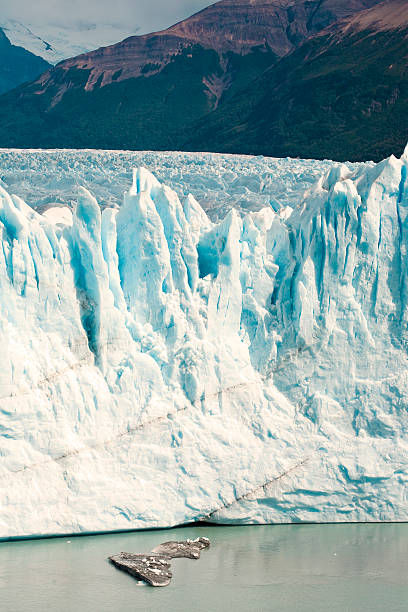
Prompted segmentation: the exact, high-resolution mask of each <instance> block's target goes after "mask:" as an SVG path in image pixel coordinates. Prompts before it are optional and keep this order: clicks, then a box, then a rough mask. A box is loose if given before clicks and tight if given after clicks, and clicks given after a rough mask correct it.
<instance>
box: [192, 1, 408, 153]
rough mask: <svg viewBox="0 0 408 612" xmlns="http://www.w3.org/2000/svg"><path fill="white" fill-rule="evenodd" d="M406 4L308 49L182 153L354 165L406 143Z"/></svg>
mask: <svg viewBox="0 0 408 612" xmlns="http://www.w3.org/2000/svg"><path fill="white" fill-rule="evenodd" d="M407 113H408V4H407V3H406V2H405V1H404V0H392V1H388V2H384V3H381V4H380V5H379V6H376V7H373V8H371V9H369V10H366V11H363V12H361V13H358V14H357V15H355V16H354V17H352V18H351V19H347V20H342V21H340V22H339V23H337V24H336V25H335V26H334V27H332V28H329V29H326V30H324V31H323V32H322V33H321V34H319V35H317V36H315V37H314V38H312V39H310V40H309V41H306V42H305V43H304V44H303V45H302V46H301V47H300V48H299V49H298V50H296V51H295V52H293V53H292V54H289V55H287V56H286V57H284V58H283V59H282V60H281V61H280V62H278V63H277V64H275V65H274V66H273V67H272V68H271V69H269V70H267V71H266V72H265V73H264V74H262V75H261V77H260V78H259V79H257V80H256V81H255V82H254V83H251V85H250V87H247V88H245V89H243V90H242V91H240V92H239V93H238V94H237V95H236V96H235V97H234V99H233V100H231V101H230V102H229V104H228V105H225V106H223V107H221V108H220V109H219V110H218V111H217V112H215V113H212V115H210V116H207V117H206V118H205V119H204V120H202V121H201V122H200V125H197V126H196V130H195V131H194V135H193V137H192V138H190V139H188V140H187V141H186V142H184V143H183V146H184V147H186V148H187V149H192V150H197V149H199V150H201V149H204V150H205V149H206V148H209V147H210V148H211V149H214V150H217V151H231V152H232V151H236V150H237V151H241V152H244V153H254V154H257V153H262V154H265V155H276V156H286V155H291V156H296V155H299V156H303V157H314V158H323V157H329V158H332V159H348V160H356V159H361V158H367V159H376V160H378V159H381V158H382V157H384V156H386V155H387V153H388V152H389V151H391V150H394V151H397V152H401V151H402V150H403V147H404V145H405V143H406V141H407V138H408V125H407V121H406V117H407Z"/></svg>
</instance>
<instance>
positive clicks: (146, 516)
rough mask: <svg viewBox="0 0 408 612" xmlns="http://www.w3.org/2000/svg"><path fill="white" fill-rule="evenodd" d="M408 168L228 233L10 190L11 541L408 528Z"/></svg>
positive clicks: (4, 261) (144, 178)
mask: <svg viewBox="0 0 408 612" xmlns="http://www.w3.org/2000/svg"><path fill="white" fill-rule="evenodd" d="M407 169H408V150H407V151H406V153H405V155H404V156H403V157H402V158H401V159H396V158H394V157H391V158H389V159H387V160H385V161H383V162H381V163H380V164H378V165H375V166H370V167H367V166H366V167H364V166H363V167H361V168H358V169H357V170H355V171H354V172H352V171H351V170H350V169H349V168H347V167H346V166H342V165H338V164H333V166H332V168H331V169H330V171H329V172H328V173H327V174H326V175H325V176H323V177H322V178H321V179H320V180H319V181H318V183H317V184H316V185H315V187H314V188H313V189H312V190H310V191H309V193H308V195H307V197H306V199H305V200H304V201H299V205H298V206H297V207H295V208H294V209H293V211H292V210H291V209H289V210H288V209H287V208H286V209H283V210H278V212H274V211H273V210H272V209H271V208H266V209H264V210H262V211H260V212H256V213H255V212H254V213H249V214H247V215H245V216H243V217H240V216H239V215H238V214H237V213H236V211H234V210H231V211H230V212H229V213H228V214H227V215H226V217H225V218H224V220H223V221H221V222H219V223H217V224H214V223H212V222H210V220H209V219H208V217H207V216H206V215H205V213H204V212H203V210H202V208H201V207H200V206H199V204H198V203H197V201H196V200H195V199H194V198H193V197H187V198H186V199H185V200H184V201H183V202H182V203H181V202H180V201H179V198H178V197H177V195H176V194H175V192H174V191H172V190H171V189H170V188H169V187H167V186H164V185H161V184H160V183H159V182H158V181H157V180H156V179H155V178H154V177H153V176H152V175H151V174H149V173H148V172H147V171H146V170H144V169H143V168H142V169H139V170H138V171H137V176H136V180H135V182H134V184H133V186H132V188H131V189H130V191H129V192H128V193H126V195H125V197H124V202H123V204H122V206H121V207H120V208H119V209H110V208H105V210H104V211H103V213H101V211H100V207H99V206H98V203H97V202H96V200H95V199H94V197H93V196H92V195H91V194H90V193H89V192H88V191H86V190H85V189H82V190H81V192H80V195H79V200H78V203H77V206H76V208H75V211H74V213H73V214H72V215H71V213H70V211H69V210H68V209H63V211H62V212H61V211H60V210H54V211H51V212H50V211H48V215H44V216H42V215H39V214H38V213H36V212H35V211H34V210H33V209H31V208H30V207H29V206H28V205H27V204H25V203H24V202H23V201H22V200H21V199H20V198H19V197H17V196H11V195H9V194H8V193H7V192H6V191H5V190H4V188H1V189H0V195H1V198H0V233H1V234H0V235H1V248H0V295H1V310H0V346H1V347H2V349H1V353H0V388H1V400H0V410H1V433H0V435H1V438H0V439H1V448H0V456H1V473H0V487H1V491H0V498H1V500H2V503H1V506H0V535H1V536H2V537H12V536H23V535H38V534H61V533H80V532H97V531H107V530H122V529H133V528H148V527H149V528H152V527H168V526H172V525H177V524H182V523H186V522H192V521H198V520H200V519H205V520H206V521H211V522H215V523H217V522H218V523H219V522H222V523H265V522H299V521H325V522H326V521H328V522H330V521H333V522H334V521H386V520H387V521H391V520H397V521H402V520H408V503H407V490H408V489H407V486H406V484H407V478H408V466H407V457H408V444H407V442H408V436H407V426H408V414H407V407H408V355H407V350H408V336H407V321H408V279H407V274H408V263H407V262H408V258H407V249H408V215H407V213H408V188H407Z"/></svg>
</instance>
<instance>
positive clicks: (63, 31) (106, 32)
mask: <svg viewBox="0 0 408 612" xmlns="http://www.w3.org/2000/svg"><path fill="white" fill-rule="evenodd" d="M0 28H1V29H2V30H4V32H5V34H6V36H7V38H8V39H9V40H10V42H11V43H12V44H13V45H16V46H19V47H23V48H24V49H27V50H28V51H31V53H34V55H39V56H40V57H42V58H44V59H45V60H47V62H49V63H50V64H57V63H58V62H61V61H62V60H64V59H67V58H70V57H75V56H77V55H81V54H82V53H87V52H88V51H92V50H94V49H98V48H99V47H106V46H108V45H113V44H115V43H117V42H119V41H121V40H123V39H125V38H127V37H129V36H134V35H135V34H136V33H137V29H138V28H137V27H136V26H135V27H131V26H129V25H115V24H110V23H106V24H104V23H98V24H92V23H86V22H84V23H82V22H78V23H75V22H74V23H71V22H68V21H66V22H61V23H46V22H44V21H41V22H39V23H31V22H21V21H18V20H16V19H0Z"/></svg>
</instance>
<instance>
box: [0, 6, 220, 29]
mask: <svg viewBox="0 0 408 612" xmlns="http://www.w3.org/2000/svg"><path fill="white" fill-rule="evenodd" d="M209 4H211V0H87V2H86V3H85V2H84V0H69V2H66V0H37V2H33V0H12V1H10V0H0V18H2V19H3V18H12V19H17V20H19V21H22V22H23V23H32V24H39V23H42V24H45V23H47V24H55V25H58V24H63V23H65V24H66V23H67V22H68V23H71V24H72V23H76V24H78V25H79V24H81V23H83V24H84V25H89V24H96V25H98V24H112V25H126V26H127V29H128V28H134V29H135V33H136V32H138V33H145V32H151V31H153V30H159V29H162V28H166V27H168V26H170V25H172V24H173V23H176V22H177V21H180V20H181V19H184V18H185V17H188V16H189V15H191V14H193V13H195V12H196V11H198V10H200V9H202V8H204V7H205V6H208V5H209Z"/></svg>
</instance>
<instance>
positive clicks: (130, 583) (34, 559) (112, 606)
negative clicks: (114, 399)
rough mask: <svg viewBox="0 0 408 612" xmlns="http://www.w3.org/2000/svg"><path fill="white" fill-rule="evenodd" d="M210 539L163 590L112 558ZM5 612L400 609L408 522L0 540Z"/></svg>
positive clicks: (407, 605)
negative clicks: (179, 542)
mask: <svg viewBox="0 0 408 612" xmlns="http://www.w3.org/2000/svg"><path fill="white" fill-rule="evenodd" d="M198 536H206V537H208V538H210V540H211V548H210V549H209V550H207V551H203V552H202V554H201V559H200V560H198V561H192V560H187V559H175V560H173V563H172V570H173V580H172V583H171V584H170V586H168V587H165V588H156V589H154V588H152V587H148V586H140V585H138V583H137V581H136V580H134V579H133V578H131V577H130V576H128V575H127V574H125V573H122V572H120V571H119V570H117V569H115V568H114V567H113V566H111V565H110V564H109V563H108V562H107V557H108V556H109V555H111V554H114V553H118V552H121V551H127V552H147V551H149V550H150V549H151V548H153V547H154V546H156V545H157V544H159V543H161V542H165V541H166V540H176V539H180V540H181V539H186V538H196V537H198ZM0 609H1V611H2V612H23V611H24V612H37V611H41V612H54V611H55V612H105V611H108V610H109V611H110V612H133V611H137V610H143V611H144V612H156V611H159V610H160V611H169V612H173V611H176V610H177V611H178V612H184V611H189V612H190V611H191V612H202V611H203V612H204V611H206V612H207V611H208V612H224V611H226V612H248V611H251V612H252V611H271V612H273V611H275V610H276V611H279V612H312V611H313V612H365V611H367V612H399V611H404V612H406V610H407V609H408V525H407V524H382V525H336V526H333V525H293V526H254V527H210V526H209V527H207V526H205V527H185V528H180V529H173V530H167V531H144V532H136V533H130V534H113V535H100V536H93V537H79V538H62V539H49V540H31V541H23V542H13V543H9V542H3V543H1V544H0Z"/></svg>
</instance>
